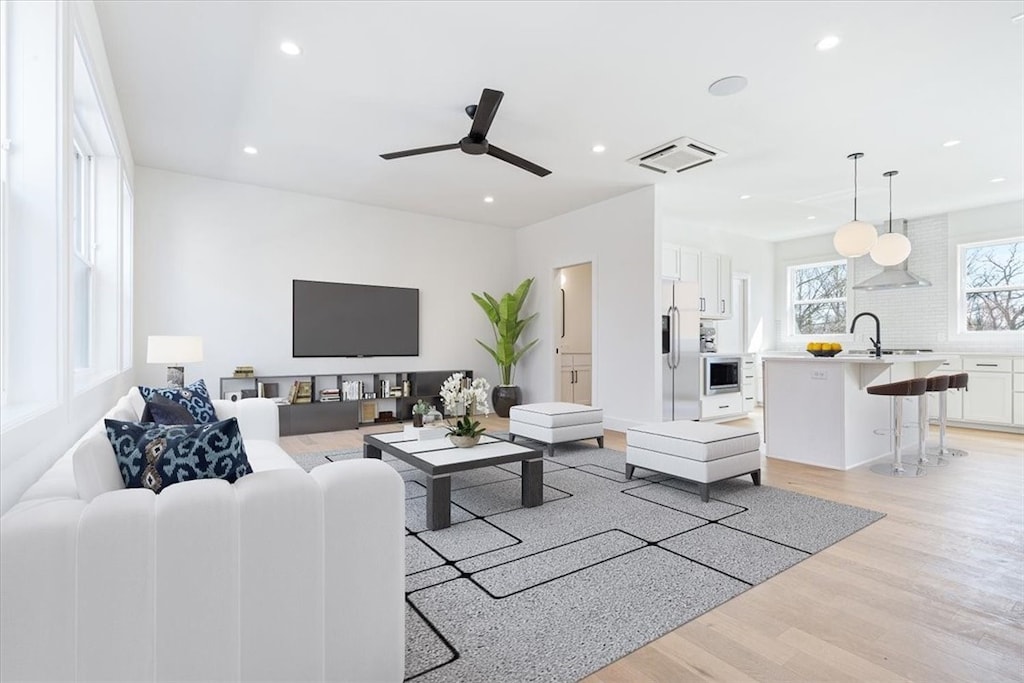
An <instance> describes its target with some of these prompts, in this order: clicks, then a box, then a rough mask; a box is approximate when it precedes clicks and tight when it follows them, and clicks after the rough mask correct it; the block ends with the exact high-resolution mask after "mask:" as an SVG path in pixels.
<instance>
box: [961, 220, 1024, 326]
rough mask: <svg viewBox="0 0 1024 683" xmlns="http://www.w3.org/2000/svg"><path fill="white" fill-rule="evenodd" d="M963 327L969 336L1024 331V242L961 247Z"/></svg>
mask: <svg viewBox="0 0 1024 683" xmlns="http://www.w3.org/2000/svg"><path fill="white" fill-rule="evenodd" d="M960 324H961V328H960V329H961V331H966V332H1007V331H1012V330H1020V329H1024V240H1019V239H1015V240H1001V241H998V242H984V243H975V244H962V245H960Z"/></svg>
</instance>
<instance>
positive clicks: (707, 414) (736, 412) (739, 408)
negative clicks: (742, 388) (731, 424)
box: [700, 392, 743, 420]
mask: <svg viewBox="0 0 1024 683" xmlns="http://www.w3.org/2000/svg"><path fill="white" fill-rule="evenodd" d="M742 413H743V394H742V393H741V392H735V393H732V394H715V395H714V396H704V397H703V398H701V400H700V419H702V420H714V419H716V418H721V417H728V416H732V417H739V416H741V414H742Z"/></svg>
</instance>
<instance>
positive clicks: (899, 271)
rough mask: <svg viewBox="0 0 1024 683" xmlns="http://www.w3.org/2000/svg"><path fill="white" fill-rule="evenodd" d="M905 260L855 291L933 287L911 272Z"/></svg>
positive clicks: (869, 279) (905, 227)
mask: <svg viewBox="0 0 1024 683" xmlns="http://www.w3.org/2000/svg"><path fill="white" fill-rule="evenodd" d="M903 234H904V235H906V234H907V219H905V218H904V219H903ZM909 260H910V259H907V260H905V261H904V262H903V263H901V264H899V265H897V266H887V267H886V268H884V269H883V270H882V272H881V273H879V274H878V275H873V276H871V277H869V278H868V279H867V280H864V282H861V283H860V284H856V285H854V286H853V288H854V289H866V290H875V289H906V288H909V287H931V286H932V283H931V282H929V281H928V280H925V279H924V278H923V277H921V276H920V275H915V274H914V273H911V272H910V269H909V268H908V266H907V263H908V261H909Z"/></svg>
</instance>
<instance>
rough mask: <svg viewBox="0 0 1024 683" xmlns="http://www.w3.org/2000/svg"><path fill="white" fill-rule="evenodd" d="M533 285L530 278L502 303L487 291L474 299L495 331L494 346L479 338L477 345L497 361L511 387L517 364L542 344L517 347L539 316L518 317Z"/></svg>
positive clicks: (502, 299)
mask: <svg viewBox="0 0 1024 683" xmlns="http://www.w3.org/2000/svg"><path fill="white" fill-rule="evenodd" d="M532 285H533V278H532V277H531V278H527V279H525V280H523V281H522V282H521V283H520V284H519V286H518V287H516V289H515V291H514V292H506V293H505V294H504V295H503V296H502V297H501V300H500V301H499V300H497V299H495V298H494V297H493V296H491V295H490V294H488V293H487V292H484V293H483V295H480V294H476V293H474V294H473V300H474V301H476V302H477V304H479V305H480V308H482V309H483V311H484V313H485V314H487V319H488V320H490V321H491V328H492V329H493V330H494V346H493V347H491V346H488V345H487V344H485V343H483V342H482V341H480V340H479V339H477V340H476V342H477V343H478V344H479V345H480V346H482V347H484V348H485V349H487V352H488V353H490V354H491V357H493V358H494V362H495V363H497V364H498V370H499V371H500V372H501V383H502V384H505V385H508V384H512V377H513V375H514V373H515V368H516V363H518V362H519V359H520V358H522V357H523V354H525V353H526V352H527V351H529V350H530V349H532V348H533V347H534V345H535V344H536V343H537V342H538V341H539V340H537V339H534V340H533V341H531V342H527V343H526V344H523V345H522V346H519V347H518V348H516V347H517V345H518V343H519V337H520V335H522V333H523V329H524V328H525V327H526V326H527V324H529V322H530V321H531V320H533V319H534V318H536V317H537V314H536V313H534V314H533V315H530V316H527V317H526V318H522V319H520V317H519V312H520V311H521V310H522V308H523V302H524V301H525V300H526V295H527V294H529V293H530V287H531V286H532Z"/></svg>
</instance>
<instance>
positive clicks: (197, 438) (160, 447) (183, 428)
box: [104, 417, 252, 493]
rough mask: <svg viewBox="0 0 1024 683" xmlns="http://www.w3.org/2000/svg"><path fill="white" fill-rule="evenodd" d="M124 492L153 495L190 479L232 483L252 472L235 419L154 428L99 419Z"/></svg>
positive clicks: (135, 423)
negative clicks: (136, 490)
mask: <svg viewBox="0 0 1024 683" xmlns="http://www.w3.org/2000/svg"><path fill="white" fill-rule="evenodd" d="M104 423H105V424H106V427H107V438H108V439H109V440H110V444H111V445H112V446H113V447H114V454H115V455H116V456H117V465H118V468H119V469H120V470H121V478H122V479H124V485H125V486H126V487H127V488H147V489H150V490H151V491H153V492H155V493H160V491H161V490H162V489H164V488H166V487H168V486H170V485H171V484H177V483H179V482H183V481H191V480H193V479H224V480H226V481H229V482H233V481H235V480H236V479H238V478H239V477H243V476H245V475H246V474H252V468H251V467H250V466H249V458H248V457H247V456H246V454H245V446H244V445H243V444H242V435H241V433H240V432H239V431H238V420H236V419H235V418H233V417H232V418H228V419H227V420H223V421H221V422H213V423H211V424H196V425H158V424H151V423H145V424H140V423H138V422H120V421H118V420H104Z"/></svg>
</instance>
